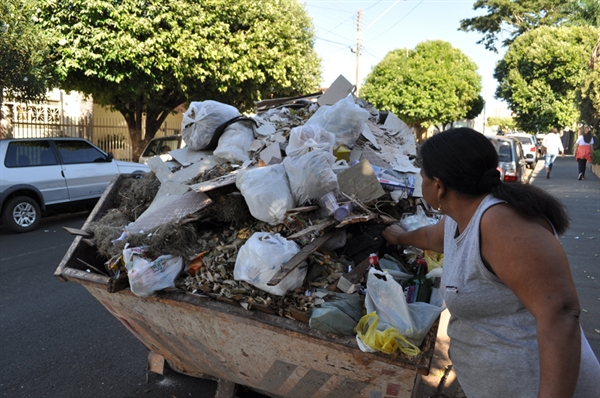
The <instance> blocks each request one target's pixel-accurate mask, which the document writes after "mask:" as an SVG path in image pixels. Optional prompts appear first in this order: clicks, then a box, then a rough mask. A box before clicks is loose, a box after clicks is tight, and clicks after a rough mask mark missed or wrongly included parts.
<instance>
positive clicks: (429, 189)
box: [421, 168, 439, 208]
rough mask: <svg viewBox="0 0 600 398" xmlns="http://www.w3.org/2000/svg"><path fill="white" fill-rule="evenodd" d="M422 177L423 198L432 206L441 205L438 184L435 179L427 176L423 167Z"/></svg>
mask: <svg viewBox="0 0 600 398" xmlns="http://www.w3.org/2000/svg"><path fill="white" fill-rule="evenodd" d="M421 178H422V180H423V182H421V192H422V193H423V199H425V202H427V203H428V204H429V205H430V206H431V207H433V208H437V207H438V206H439V203H438V198H437V189H436V186H437V184H436V183H435V181H434V180H432V179H431V178H429V177H427V174H425V171H423V169H422V168H421Z"/></svg>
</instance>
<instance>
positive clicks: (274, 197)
mask: <svg viewBox="0 0 600 398" xmlns="http://www.w3.org/2000/svg"><path fill="white" fill-rule="evenodd" d="M235 185H236V186H237V188H238V189H239V190H240V192H241V193H242V196H243V197H244V199H245V200H246V204H247V205H248V208H249V209H250V214H252V216H253V217H254V218H256V219H258V220H261V221H264V222H267V223H269V224H271V225H276V224H279V223H280V222H281V221H283V219H284V218H285V212H286V211H288V210H290V209H293V208H294V206H295V201H294V196H293V195H292V191H291V190H290V183H289V181H288V177H287V175H286V173H285V168H284V167H283V164H275V165H272V166H267V167H259V168H255V169H248V170H242V171H240V172H239V174H238V177H237V179H236V180H235Z"/></svg>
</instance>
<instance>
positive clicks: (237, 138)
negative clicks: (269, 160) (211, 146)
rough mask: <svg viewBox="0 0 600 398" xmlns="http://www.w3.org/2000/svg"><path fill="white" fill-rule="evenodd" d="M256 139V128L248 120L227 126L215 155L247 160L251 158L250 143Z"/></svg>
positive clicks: (232, 159) (230, 159)
mask: <svg viewBox="0 0 600 398" xmlns="http://www.w3.org/2000/svg"><path fill="white" fill-rule="evenodd" d="M253 141H254V130H253V128H252V125H251V124H250V123H249V122H247V121H239V122H236V123H233V124H231V125H229V126H228V127H227V128H225V131H224V132H223V135H222V136H221V137H220V138H219V145H218V146H217V148H216V149H215V150H214V152H213V155H214V156H217V157H220V158H223V159H227V160H229V161H230V162H235V161H239V162H245V161H246V160H248V159H250V156H249V154H250V144H252V142H253Z"/></svg>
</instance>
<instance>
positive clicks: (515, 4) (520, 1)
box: [459, 0, 564, 52]
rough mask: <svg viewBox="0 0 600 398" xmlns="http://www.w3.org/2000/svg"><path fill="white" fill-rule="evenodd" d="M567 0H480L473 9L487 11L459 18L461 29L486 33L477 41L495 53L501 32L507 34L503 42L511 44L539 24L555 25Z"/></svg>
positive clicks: (559, 19) (503, 43) (560, 18)
mask: <svg viewBox="0 0 600 398" xmlns="http://www.w3.org/2000/svg"><path fill="white" fill-rule="evenodd" d="M563 6H564V0H477V1H476V2H475V4H473V9H474V10H479V9H485V10H486V11H487V14H485V15H480V16H477V17H473V18H468V19H463V20H461V21H460V28H459V30H463V31H465V32H471V31H477V32H480V33H482V34H483V38H482V39H481V40H479V41H478V42H477V43H478V44H483V45H484V46H485V48H487V49H488V50H491V51H494V52H496V51H497V49H496V44H495V43H496V41H497V40H498V37H497V36H499V35H501V34H505V33H508V37H507V38H506V39H504V41H503V42H502V45H504V46H509V45H510V44H511V43H512V42H513V41H514V40H515V38H516V37H518V36H520V35H522V34H523V33H525V32H528V31H529V30H531V29H535V28H537V27H539V26H554V25H557V24H558V23H559V22H560V21H561V20H563V17H564V14H563V12H562V7H563Z"/></svg>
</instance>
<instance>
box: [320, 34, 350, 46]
mask: <svg viewBox="0 0 600 398" xmlns="http://www.w3.org/2000/svg"><path fill="white" fill-rule="evenodd" d="M315 38H316V39H319V40H323V41H327V42H329V43H334V44H339V45H340V46H344V47H350V46H349V45H348V44H344V43H340V42H338V41H333V40H327V39H323V38H322V37H315ZM350 48H352V47H350Z"/></svg>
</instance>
